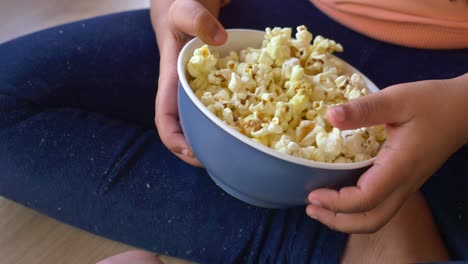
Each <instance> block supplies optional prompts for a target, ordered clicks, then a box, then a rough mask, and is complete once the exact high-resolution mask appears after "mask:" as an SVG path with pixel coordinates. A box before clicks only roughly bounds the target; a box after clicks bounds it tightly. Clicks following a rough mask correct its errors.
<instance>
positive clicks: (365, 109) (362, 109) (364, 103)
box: [354, 98, 375, 122]
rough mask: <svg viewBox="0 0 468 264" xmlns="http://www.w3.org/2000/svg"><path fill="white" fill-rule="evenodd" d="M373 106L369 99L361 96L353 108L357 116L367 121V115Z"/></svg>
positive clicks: (372, 109)
mask: <svg viewBox="0 0 468 264" xmlns="http://www.w3.org/2000/svg"><path fill="white" fill-rule="evenodd" d="M374 108H375V107H374V105H373V103H372V101H371V100H367V98H362V100H360V101H359V102H356V104H355V107H354V110H355V111H356V116H357V117H359V118H360V119H361V120H363V121H365V122H367V121H369V117H370V115H371V114H372V112H373V111H374Z"/></svg>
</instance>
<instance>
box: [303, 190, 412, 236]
mask: <svg viewBox="0 0 468 264" xmlns="http://www.w3.org/2000/svg"><path fill="white" fill-rule="evenodd" d="M404 192H405V189H404V188H402V189H400V190H399V191H397V192H394V193H393V194H392V195H391V196H390V197H388V199H387V200H385V201H384V202H383V203H382V204H380V205H379V206H378V207H377V208H375V209H373V210H370V211H367V212H361V213H350V214H348V213H336V212H333V211H330V210H328V209H326V208H323V207H319V206H315V205H308V206H307V208H306V213H307V214H308V215H309V216H310V217H311V218H314V219H316V220H317V221H319V222H321V223H322V224H324V225H327V226H328V227H330V228H331V229H333V230H338V231H341V232H345V233H373V232H375V231H377V230H379V229H380V228H382V227H383V226H384V225H385V224H386V223H387V222H388V221H389V220H390V219H391V218H392V217H393V216H394V215H395V214H396V213H397V212H398V210H399V208H400V207H401V205H402V204H403V203H404V201H405V200H406V198H407V195H406V194H405V193H404Z"/></svg>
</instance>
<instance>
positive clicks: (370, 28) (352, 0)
mask: <svg viewBox="0 0 468 264" xmlns="http://www.w3.org/2000/svg"><path fill="white" fill-rule="evenodd" d="M311 2H312V3H313V4H315V5H316V6H317V8H319V9H320V10H321V11H322V12H324V13H325V14H327V15H328V16H330V17H331V18H333V19H334V20H336V21H338V22H339V23H341V24H343V25H345V26H347V27H349V28H351V29H353V30H356V31H358V32H360V33H362V34H364V35H367V36H369V37H372V38H375V39H379V40H382V41H385V42H390V43H395V44H399V45H404V46H409V47H416V48H428V49H456V48H468V0H311Z"/></svg>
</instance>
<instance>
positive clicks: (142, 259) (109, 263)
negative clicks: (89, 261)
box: [96, 250, 163, 264]
mask: <svg viewBox="0 0 468 264" xmlns="http://www.w3.org/2000/svg"><path fill="white" fill-rule="evenodd" d="M126 263H133V264H162V263H163V262H162V261H161V260H160V259H159V257H158V255H156V254H154V253H150V252H146V251H143V250H131V251H127V252H124V253H120V254H118V255H115V256H112V257H109V258H106V259H103V260H101V261H99V262H98V263H96V264H126Z"/></svg>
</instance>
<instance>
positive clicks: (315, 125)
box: [187, 26, 386, 163]
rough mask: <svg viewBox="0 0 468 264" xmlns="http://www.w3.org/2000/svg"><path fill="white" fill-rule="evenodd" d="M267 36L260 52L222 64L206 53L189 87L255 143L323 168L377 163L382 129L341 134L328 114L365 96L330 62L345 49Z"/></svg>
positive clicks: (319, 40) (284, 31) (304, 38)
mask: <svg viewBox="0 0 468 264" xmlns="http://www.w3.org/2000/svg"><path fill="white" fill-rule="evenodd" d="M291 34H292V30H291V29H290V28H273V29H271V28H267V29H266V34H265V39H264V41H263V44H262V46H261V47H259V48H254V47H249V48H246V49H244V50H241V51H239V52H238V53H237V52H235V51H231V52H230V53H229V54H228V55H227V56H225V57H220V56H219V55H217V54H215V53H212V52H211V51H210V50H209V48H208V46H206V45H205V46H203V47H201V48H199V49H196V50H195V52H194V55H193V57H192V58H191V59H190V61H189V63H188V65H187V71H188V73H189V75H190V77H191V79H190V86H191V87H192V89H193V91H194V92H195V95H196V96H197V97H198V98H199V99H200V100H201V102H202V103H203V104H204V105H205V106H206V107H207V108H208V109H209V110H210V111H211V112H213V113H214V114H215V115H216V116H217V117H219V118H220V119H222V120H223V121H224V122H226V123H227V124H228V125H230V126H231V127H233V128H234V129H236V130H237V131H239V132H241V133H243V134H244V135H246V136H248V137H250V138H252V139H253V140H255V141H256V142H258V143H260V144H263V145H265V146H267V147H270V148H273V149H275V150H277V151H280V152H282V153H286V154H289V155H293V156H297V157H301V158H305V159H309V160H315V161H320V162H334V163H351V162H359V161H364V160H367V159H370V158H372V157H374V156H375V155H376V154H377V152H378V150H379V148H380V146H381V145H382V143H383V142H384V141H385V138H386V135H385V130H384V128H383V127H382V126H376V127H367V128H359V129H356V130H346V131H341V130H339V129H337V128H335V127H332V126H331V125H330V123H329V122H328V120H327V118H326V112H327V109H328V108H330V107H333V106H335V105H337V104H341V103H345V102H347V101H349V100H353V99H356V98H359V97H361V96H365V95H367V93H368V89H367V87H366V86H365V84H364V82H363V81H362V80H361V77H360V75H358V74H352V75H347V74H344V73H342V72H341V71H340V65H339V64H338V63H337V62H336V61H334V60H330V58H331V54H332V53H333V52H341V51H343V47H342V46H341V45H340V44H338V43H336V42H335V41H333V40H330V39H326V38H324V37H322V36H316V37H315V38H313V36H312V34H311V33H310V32H309V31H308V30H307V28H306V27H305V26H299V27H298V28H297V33H296V34H295V38H292V37H291Z"/></svg>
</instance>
